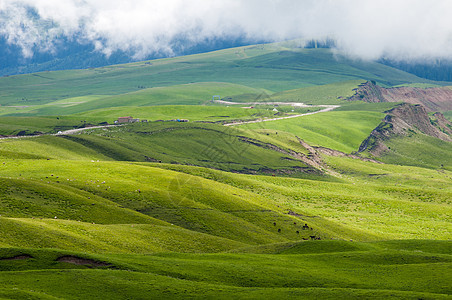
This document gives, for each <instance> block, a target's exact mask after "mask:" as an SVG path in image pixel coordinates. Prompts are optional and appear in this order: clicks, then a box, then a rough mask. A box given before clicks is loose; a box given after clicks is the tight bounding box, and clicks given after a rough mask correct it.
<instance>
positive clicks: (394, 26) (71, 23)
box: [0, 0, 452, 59]
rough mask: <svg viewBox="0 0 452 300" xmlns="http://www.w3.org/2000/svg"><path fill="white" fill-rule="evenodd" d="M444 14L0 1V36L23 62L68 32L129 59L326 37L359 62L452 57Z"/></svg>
mask: <svg viewBox="0 0 452 300" xmlns="http://www.w3.org/2000/svg"><path fill="white" fill-rule="evenodd" d="M30 8H32V9H33V10H34V11H35V14H33V13H30ZM451 11H452V1H450V0H431V1H425V0H379V1H373V0H372V1H371V0H369V1H367V0H317V1H314V0H260V1H258V0H208V1H206V0H165V1H155V0H134V1H128V0H0V35H1V36H4V37H5V38H6V39H7V40H8V42H9V43H11V44H16V45H18V46H20V47H21V49H22V52H23V55H24V56H26V57H27V56H31V55H32V54H33V53H32V49H33V47H34V46H35V47H37V48H39V49H41V51H52V49H53V47H52V45H53V44H54V43H55V42H56V41H58V39H59V38H60V37H62V36H66V37H69V38H70V37H73V36H75V35H76V36H77V37H78V38H81V39H84V40H85V41H89V42H91V43H93V44H94V45H96V48H97V49H98V50H99V51H102V52H104V53H105V54H107V55H108V54H111V53H112V52H114V51H115V50H118V49H119V50H125V51H129V52H131V53H133V54H134V55H135V57H136V58H140V57H144V56H146V55H148V54H152V53H159V52H160V53H164V54H171V53H172V47H173V46H174V45H173V42H174V40H175V39H176V38H178V37H181V36H182V37H185V38H186V40H187V41H189V42H191V43H197V42H199V41H202V40H204V39H211V38H224V37H237V36H246V37H247V38H249V39H251V40H262V39H265V40H274V41H278V40H284V39H292V38H306V39H323V38H325V37H333V38H334V39H336V41H337V45H338V50H339V51H342V52H344V53H347V54H349V55H352V56H357V57H360V58H364V59H376V58H379V57H381V56H387V57H391V58H405V59H410V58H437V57H441V58H452V18H451V17H450V12H451ZM36 14H37V15H38V16H39V17H38V18H36V17H34V16H35V15H36Z"/></svg>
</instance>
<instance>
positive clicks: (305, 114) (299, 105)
mask: <svg viewBox="0 0 452 300" xmlns="http://www.w3.org/2000/svg"><path fill="white" fill-rule="evenodd" d="M215 102H217V103H222V104H231V105H234V104H241V105H258V104H263V105H290V106H296V107H324V109H321V110H318V111H314V112H309V113H304V114H298V115H292V116H287V117H280V118H270V119H257V120H252V121H243V122H234V123H228V124H223V125H224V126H235V125H243V124H251V123H260V122H269V121H277V120H284V119H292V118H298V117H303V116H309V115H314V114H318V113H323V112H328V111H332V110H334V109H336V108H338V107H340V105H307V104H304V103H292V102H247V103H237V102H229V101H221V100H217V101H215Z"/></svg>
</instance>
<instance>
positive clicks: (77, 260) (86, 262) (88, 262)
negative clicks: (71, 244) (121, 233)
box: [57, 255, 111, 267]
mask: <svg viewBox="0 0 452 300" xmlns="http://www.w3.org/2000/svg"><path fill="white" fill-rule="evenodd" d="M57 261H59V262H65V263H70V264H74V265H82V266H88V267H108V266H111V264H110V263H107V262H104V261H97V260H94V259H89V258H81V257H77V256H72V255H65V256H61V257H59V258H57Z"/></svg>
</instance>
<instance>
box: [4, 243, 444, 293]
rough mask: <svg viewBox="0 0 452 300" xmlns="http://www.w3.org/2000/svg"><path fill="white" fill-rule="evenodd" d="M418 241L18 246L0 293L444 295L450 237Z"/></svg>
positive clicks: (9, 253)
mask: <svg viewBox="0 0 452 300" xmlns="http://www.w3.org/2000/svg"><path fill="white" fill-rule="evenodd" d="M299 246H302V249H300V248H299ZM423 246H424V244H423V243H421V242H419V241H410V242H409V243H398V242H397V243H392V244H360V243H353V247H350V246H349V245H347V244H344V243H343V242H337V241H331V242H327V243H326V242H307V243H302V244H297V245H294V246H293V247H292V248H291V251H292V254H279V255H268V254H267V255H263V254H260V255H255V254H254V255H253V254H215V255H205V254H204V255H193V254H190V255H187V254H161V255H150V256H149V255H148V256H138V255H124V254H121V255H111V254H110V255H87V254H81V253H74V252H65V251H55V250H33V249H17V248H16V249H8V250H6V251H5V250H3V251H1V252H0V257H5V258H8V257H15V256H18V255H22V256H24V257H31V258H25V259H22V260H0V265H1V270H3V271H2V272H0V295H1V296H2V297H5V298H10V297H20V298H44V299H46V298H49V299H50V298H53V297H58V298H65V299H82V298H83V299H91V298H105V297H107V298H109V299H124V298H135V299H137V298H149V297H156V298H172V299H174V298H176V299H177V298H187V297H194V298H205V297H215V298H218V297H220V298H231V297H233V298H263V297H264V298H267V297H271V298H278V299H286V298H287V299H293V297H297V298H298V297H300V298H303V299H318V298H319V297H321V298H348V299H362V298H388V297H390V298H408V299H410V298H423V299H448V294H450V293H451V291H450V287H449V284H448V283H449V281H450V279H451V278H450V276H447V274H448V272H447V269H448V268H450V265H451V256H450V255H449V254H444V252H447V251H448V249H450V247H451V245H450V243H447V242H444V243H438V242H436V243H435V242H431V243H429V246H428V248H427V249H428V251H426V252H418V251H413V250H411V249H412V248H413V247H414V248H418V247H423ZM297 247H298V250H297ZM331 248H333V249H336V251H335V252H331V251H330V249H331ZM65 257H66V258H72V261H77V260H78V261H81V259H80V258H83V259H85V261H84V262H85V263H86V264H87V265H76V264H74V263H67V262H63V261H61V260H60V261H59V259H61V258H65ZM99 262H102V264H100V263H99ZM289 265H290V267H286V266H289ZM333 274H334V275H333ZM445 275H446V276H445ZM118 287H121V288H119V289H118Z"/></svg>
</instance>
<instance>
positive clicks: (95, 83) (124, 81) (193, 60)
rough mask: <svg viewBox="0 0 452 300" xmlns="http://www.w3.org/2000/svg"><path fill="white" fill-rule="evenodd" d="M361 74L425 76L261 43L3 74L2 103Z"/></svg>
mask: <svg viewBox="0 0 452 300" xmlns="http://www.w3.org/2000/svg"><path fill="white" fill-rule="evenodd" d="M362 79H366V80H375V81H378V82H380V83H383V84H386V85H396V84H402V83H413V82H423V81H425V80H422V79H420V78H418V77H416V76H414V75H411V74H408V73H405V72H402V71H399V70H396V69H393V68H390V67H387V66H384V65H381V64H378V63H366V62H358V61H352V60H347V59H341V58H339V59H338V58H337V57H335V56H334V55H333V54H332V53H331V52H329V51H328V50H326V49H284V48H281V47H278V46H275V45H259V46H247V47H240V48H234V49H226V50H221V51H216V52H212V53H206V54H198V55H191V56H185V57H178V58H171V59H161V60H155V61H149V62H139V63H132V64H126V65H117V66H109V67H103V68H96V69H89V70H71V71H56V72H43V73H36V74H29V75H18V76H10V77H3V78H0V104H1V105H39V104H44V103H49V102H53V101H56V100H62V99H65V98H74V97H80V96H89V95H119V94H125V93H130V92H135V91H139V90H141V89H142V88H143V87H144V88H154V87H165V86H172V85H176V84H189V83H193V82H226V83H233V84H239V85H244V86H247V87H250V88H254V89H265V90H268V91H271V92H281V91H284V90H290V89H297V88H301V87H307V86H313V85H322V84H328V83H334V82H341V81H348V80H362ZM145 93H146V92H145ZM157 93H158V90H157ZM139 94H140V93H139ZM215 94H219V93H218V92H216V93H215ZM200 95H202V94H200ZM211 96H212V95H209V97H208V98H210V97H211ZM198 101H200V100H198Z"/></svg>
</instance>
